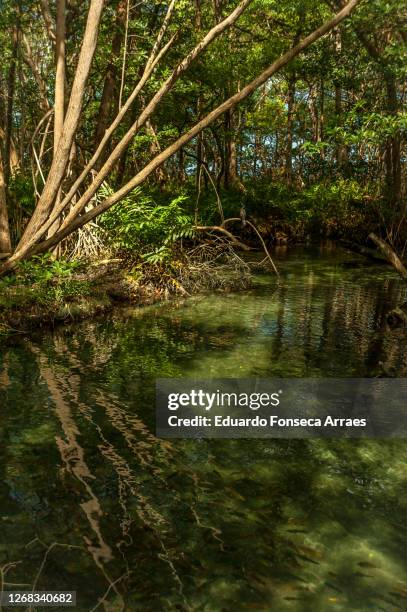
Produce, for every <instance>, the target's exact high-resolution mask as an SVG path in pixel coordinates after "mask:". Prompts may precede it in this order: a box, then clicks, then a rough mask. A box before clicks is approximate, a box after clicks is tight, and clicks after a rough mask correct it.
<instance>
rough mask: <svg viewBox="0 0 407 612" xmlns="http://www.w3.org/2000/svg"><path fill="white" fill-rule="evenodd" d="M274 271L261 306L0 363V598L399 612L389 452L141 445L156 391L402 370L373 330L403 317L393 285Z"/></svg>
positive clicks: (302, 265)
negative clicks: (15, 593)
mask: <svg viewBox="0 0 407 612" xmlns="http://www.w3.org/2000/svg"><path fill="white" fill-rule="evenodd" d="M276 256H277V258H278V261H279V266H280V268H281V270H282V274H283V282H282V284H281V286H280V287H279V288H277V289H276V288H275V287H274V280H273V279H272V278H270V277H269V276H267V275H261V276H259V277H258V279H257V282H256V286H255V287H254V288H253V289H252V290H250V291H247V292H245V293H242V294H226V295H210V296H205V297H198V298H193V299H191V300H189V301H187V302H179V303H176V302H174V303H171V304H167V305H165V306H153V307H150V308H146V309H143V310H133V311H131V312H128V313H127V314H126V316H123V315H122V314H119V315H117V316H116V317H114V318H112V319H109V320H106V321H102V322H87V323H84V324H81V325H76V326H75V327H72V328H71V329H69V328H66V329H61V328H59V329H57V330H55V331H54V332H53V333H46V334H43V335H39V336H36V337H33V338H31V339H30V340H28V339H23V340H20V341H19V342H18V343H16V344H15V346H12V347H9V348H7V349H6V350H4V351H3V352H2V354H1V356H0V398H1V402H0V413H1V420H0V436H1V446H0V454H1V464H0V465H1V471H2V473H1V478H0V482H1V487H0V520H1V525H2V529H1V537H0V568H1V571H0V579H1V581H2V586H3V588H4V590H16V589H17V588H20V589H24V588H25V589H31V588H37V590H45V589H47V590H64V589H65V590H76V591H77V593H78V609H80V610H92V609H99V610H143V611H144V610H161V609H162V610H176V609H178V610H208V611H218V610H219V611H223V610H250V609H258V610H273V611H274V610H275V611H280V610H281V611H282V612H284V611H286V610H287V611H293V612H297V611H298V612H307V611H310V612H311V611H312V612H315V611H322V612H324V611H325V610H335V611H349V610H357V611H368V610H374V611H377V610H384V611H389V610H407V585H406V573H405V557H406V554H405V548H406V547H405V532H406V526H405V517H406V511H407V508H406V505H407V500H406V483H405V465H406V459H407V446H406V443H405V441H403V440H307V441H305V440H304V441H301V440H292V441H284V440H278V441H277V440H275V441H270V440H238V441H235V440H216V441H215V440H201V441H193V440H179V441H171V442H169V441H165V440H158V439H156V438H155V436H154V434H153V432H154V408H153V406H154V379H155V378H156V377H158V376H174V377H176V376H186V377H188V376H191V377H192V376H196V377H199V376H201V377H206V378H208V377H227V376H241V377H244V376H246V377H248V376H264V377H270V376H287V377H288V376H294V377H298V376H339V377H348V376H374V375H378V374H383V371H385V372H387V373H389V372H390V373H393V374H396V375H400V373H402V372H403V370H405V368H406V363H407V350H406V349H407V338H406V335H405V333H402V332H391V333H389V332H385V331H384V330H383V329H382V327H381V324H382V321H383V316H384V314H385V312H386V310H387V309H388V308H389V307H391V306H393V305H395V304H397V303H399V302H400V301H402V300H403V299H405V287H403V285H402V284H401V283H400V282H399V281H398V279H397V277H395V276H394V275H393V274H392V272H391V270H389V269H387V268H383V267H365V266H363V265H361V263H360V262H361V261H362V260H359V259H358V258H355V256H353V255H352V256H351V255H348V254H345V253H343V252H339V251H330V250H323V251H322V252H318V251H316V250H312V249H305V250H304V249H291V250H289V251H288V252H284V251H283V252H280V253H277V255H276ZM383 369H384V370H383ZM17 584H18V585H25V586H19V587H17V586H15V585H17Z"/></svg>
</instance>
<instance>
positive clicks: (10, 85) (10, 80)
mask: <svg viewBox="0 0 407 612" xmlns="http://www.w3.org/2000/svg"><path fill="white" fill-rule="evenodd" d="M17 10H18V21H19V7H17ZM18 45H19V25H18V23H17V25H16V26H15V27H14V28H13V49H12V54H11V61H10V67H9V71H8V77H7V114H6V125H5V143H4V157H5V159H4V178H5V182H6V188H7V185H8V182H9V178H10V167H11V165H10V152H11V138H12V131H13V106H14V91H15V85H16V67H17V55H18Z"/></svg>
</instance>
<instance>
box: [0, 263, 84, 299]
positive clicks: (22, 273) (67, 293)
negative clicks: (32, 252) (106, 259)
mask: <svg viewBox="0 0 407 612" xmlns="http://www.w3.org/2000/svg"><path fill="white" fill-rule="evenodd" d="M80 265H81V264H80V262H77V261H65V260H63V259H58V260H57V259H53V258H52V256H51V255H50V254H46V255H41V256H35V257H33V258H32V259H30V260H28V261H23V262H21V263H20V264H19V265H18V268H17V271H16V273H15V274H14V275H12V276H5V277H3V278H1V279H0V308H1V307H3V308H14V307H19V308H21V307H24V305H30V304H39V305H41V306H47V307H50V308H55V307H58V306H59V305H61V304H62V303H64V302H65V301H72V300H74V299H75V298H79V297H82V296H84V295H88V294H89V293H90V290H91V287H90V284H89V283H88V282H87V281H78V280H75V279H73V278H72V273H73V272H74V271H75V270H77V269H78V267H80Z"/></svg>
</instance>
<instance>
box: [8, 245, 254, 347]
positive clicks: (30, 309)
mask: <svg viewBox="0 0 407 612" xmlns="http://www.w3.org/2000/svg"><path fill="white" fill-rule="evenodd" d="M250 284H251V271H250V267H249V266H248V264H247V263H245V262H244V261H243V260H242V259H240V257H238V255H236V254H234V253H233V251H231V250H228V251H227V252H224V251H223V252H221V251H217V252H216V253H212V258H211V259H208V258H207V257H206V258H205V257H201V254H198V255H197V256H195V257H186V256H185V255H184V254H182V255H181V254H180V255H179V256H177V257H176V258H174V259H173V260H171V261H170V262H168V263H166V264H163V263H161V264H145V263H142V262H138V263H134V261H133V262H130V261H128V260H125V259H120V258H114V259H106V260H101V261H97V262H90V263H89V262H80V261H75V262H67V261H55V260H52V259H51V258H49V257H47V258H42V260H41V261H39V260H37V261H35V260H34V261H32V262H27V263H24V265H23V266H22V267H21V268H20V269H19V270H18V272H17V274H16V275H14V276H11V277H6V278H4V279H2V280H1V281H0V340H1V339H2V338H5V337H8V336H10V335H11V334H14V333H29V332H30V331H32V330H33V329H35V328H38V327H47V326H55V325H58V324H64V323H72V322H74V321H80V320H82V319H88V318H94V317H100V316H101V315H104V314H106V313H107V312H110V311H112V310H113V309H114V308H115V307H118V306H121V305H122V306H123V305H124V306H128V305H134V306H145V305H149V304H154V303H156V302H160V301H166V300H170V299H172V298H174V297H177V296H183V297H186V296H190V295H195V294H197V293H202V292H205V291H224V292H230V291H238V290H242V289H247V288H248V287H249V286H250Z"/></svg>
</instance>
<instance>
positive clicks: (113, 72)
mask: <svg viewBox="0 0 407 612" xmlns="http://www.w3.org/2000/svg"><path fill="white" fill-rule="evenodd" d="M126 7H127V0H119V2H118V5H117V12H116V24H115V34H114V36H113V40H112V51H111V61H110V62H109V64H108V66H107V70H106V76H105V81H104V85H103V92H102V99H101V101H100V106H99V114H98V118H97V122H96V129H95V146H97V145H98V144H99V142H100V141H101V140H102V138H103V136H104V134H105V132H106V129H107V127H108V125H109V119H110V115H111V112H112V107H113V105H114V94H115V90H116V85H117V81H118V77H119V72H118V67H117V61H118V58H119V57H120V51H121V48H122V44H123V39H124V28H125V24H126V12H127V11H126Z"/></svg>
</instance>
